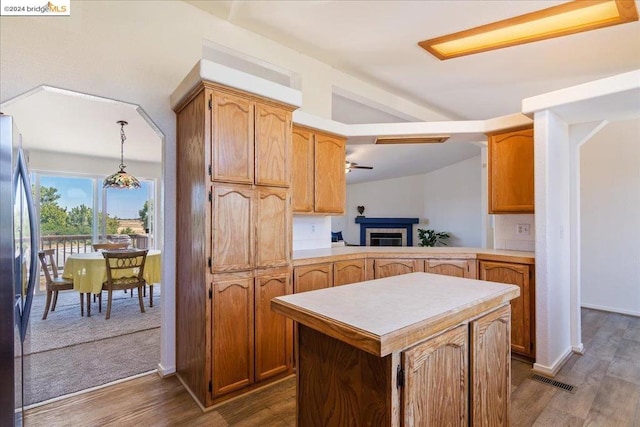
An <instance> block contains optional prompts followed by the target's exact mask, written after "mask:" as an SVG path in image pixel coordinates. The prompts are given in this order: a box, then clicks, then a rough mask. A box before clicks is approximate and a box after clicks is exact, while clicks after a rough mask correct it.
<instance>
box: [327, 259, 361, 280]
mask: <svg viewBox="0 0 640 427" xmlns="http://www.w3.org/2000/svg"><path fill="white" fill-rule="evenodd" d="M365 272H366V268H365V262H364V260H363V259H354V260H349V261H336V262H334V263H333V286H340V285H348V284H350V283H357V282H362V281H364V280H366V274H365Z"/></svg>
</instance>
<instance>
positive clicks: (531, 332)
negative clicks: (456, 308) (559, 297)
mask: <svg viewBox="0 0 640 427" xmlns="http://www.w3.org/2000/svg"><path fill="white" fill-rule="evenodd" d="M478 264H479V274H478V276H479V277H478V278H479V279H480V280H488V281H490V282H499V283H508V284H512V285H517V286H518V287H520V296H519V297H518V298H516V299H514V300H512V301H511V351H512V352H514V353H518V354H520V355H522V356H526V357H529V358H535V336H536V334H535V305H534V304H535V285H534V267H533V266H532V265H529V264H516V263H507V262H494V261H479V263H478Z"/></svg>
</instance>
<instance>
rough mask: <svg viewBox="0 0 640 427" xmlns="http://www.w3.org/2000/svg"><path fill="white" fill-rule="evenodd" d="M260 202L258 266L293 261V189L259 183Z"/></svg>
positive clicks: (257, 222) (257, 239)
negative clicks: (290, 199) (291, 208)
mask: <svg viewBox="0 0 640 427" xmlns="http://www.w3.org/2000/svg"><path fill="white" fill-rule="evenodd" d="M255 197H256V198H255V200H256V202H255V204H256V223H255V227H256V266H257V267H277V266H285V265H289V261H290V259H291V250H290V243H289V242H290V241H291V211H290V206H291V205H290V204H289V190H288V189H285V188H268V187H258V189H257V190H256V196H255Z"/></svg>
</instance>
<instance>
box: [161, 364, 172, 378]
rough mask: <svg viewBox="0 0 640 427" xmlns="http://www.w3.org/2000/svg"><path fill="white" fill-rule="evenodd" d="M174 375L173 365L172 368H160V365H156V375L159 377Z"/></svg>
mask: <svg viewBox="0 0 640 427" xmlns="http://www.w3.org/2000/svg"><path fill="white" fill-rule="evenodd" d="M175 373H176V367H175V365H172V366H162V363H158V375H160V376H161V377H162V378H164V377H166V376H168V375H173V374H175Z"/></svg>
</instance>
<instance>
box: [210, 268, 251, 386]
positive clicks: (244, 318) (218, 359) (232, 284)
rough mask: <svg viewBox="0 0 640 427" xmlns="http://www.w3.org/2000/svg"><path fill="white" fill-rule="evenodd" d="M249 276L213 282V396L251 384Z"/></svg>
mask: <svg viewBox="0 0 640 427" xmlns="http://www.w3.org/2000/svg"><path fill="white" fill-rule="evenodd" d="M253 301H254V290H253V278H238V279H230V280H224V281H220V282H214V284H213V313H212V314H213V315H212V322H213V324H212V334H213V337H212V341H213V358H212V363H213V369H212V376H213V390H212V392H213V396H214V397H217V396H220V395H223V394H225V393H229V392H231V391H234V390H238V389H241V388H243V387H246V386H248V385H250V384H252V383H253V381H254V380H253V372H254V371H253V363H254V347H253V339H254V337H253V330H254V328H253V318H254V316H253V315H254V311H253Z"/></svg>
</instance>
